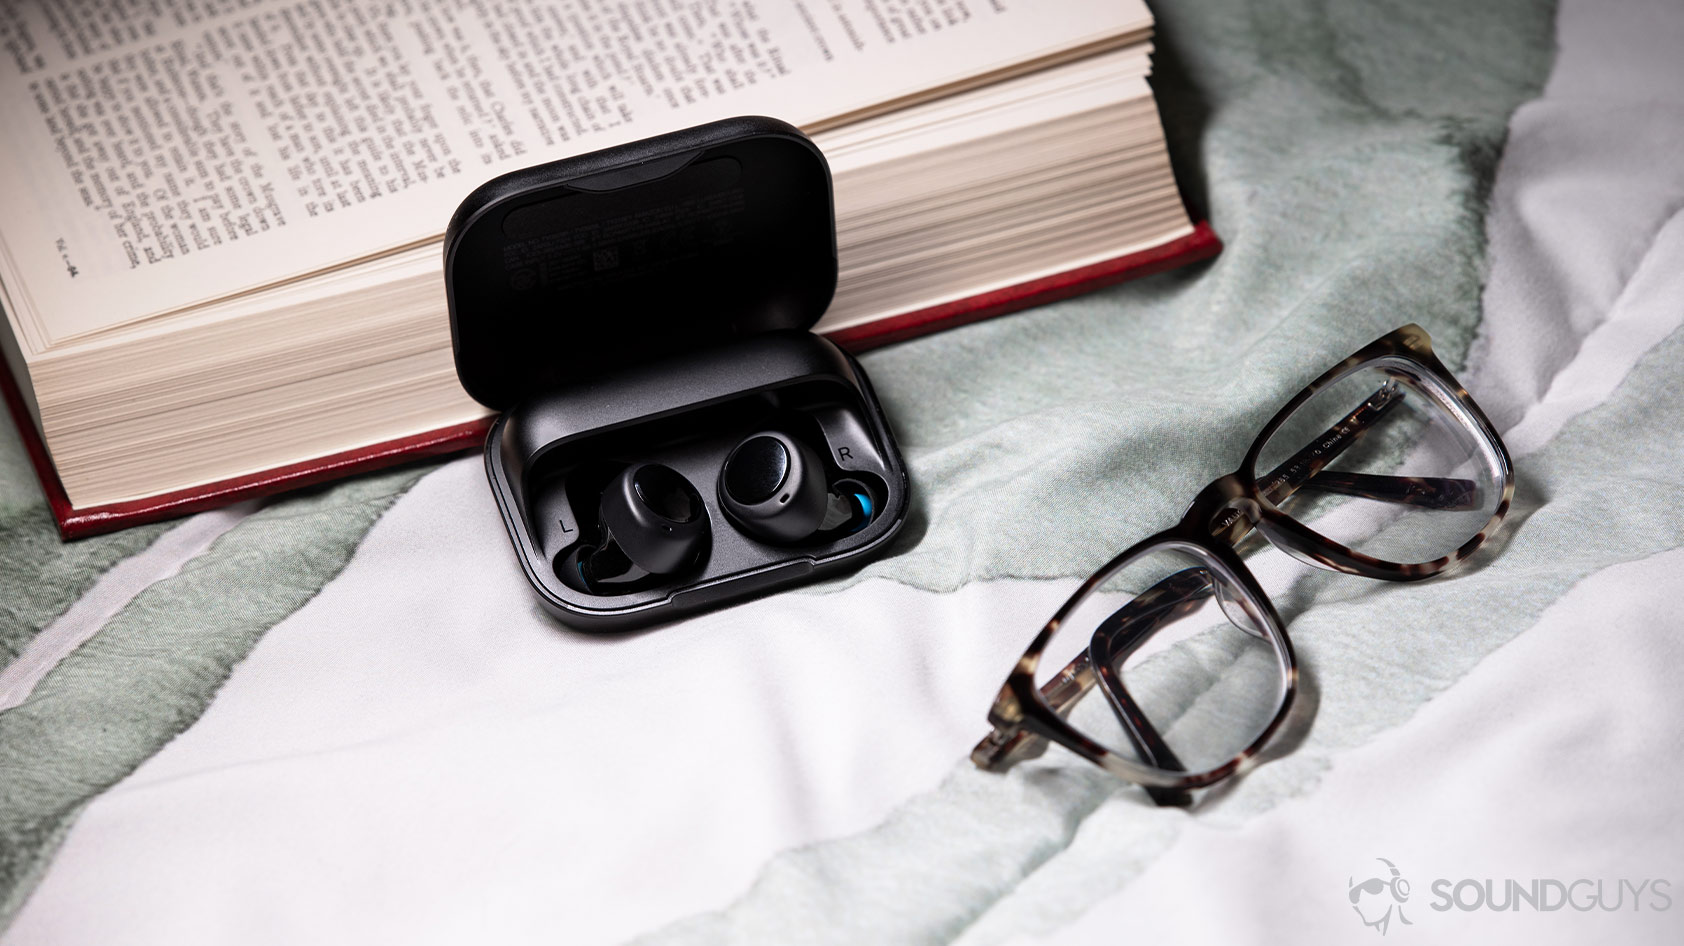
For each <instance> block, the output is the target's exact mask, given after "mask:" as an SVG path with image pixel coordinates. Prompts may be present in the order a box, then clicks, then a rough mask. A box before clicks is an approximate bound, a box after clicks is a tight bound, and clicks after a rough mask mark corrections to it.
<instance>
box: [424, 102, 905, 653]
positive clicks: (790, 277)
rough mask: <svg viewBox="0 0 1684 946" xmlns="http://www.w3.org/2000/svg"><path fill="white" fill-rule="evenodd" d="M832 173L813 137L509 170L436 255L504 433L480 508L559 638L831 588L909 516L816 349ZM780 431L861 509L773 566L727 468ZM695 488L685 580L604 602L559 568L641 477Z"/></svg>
mask: <svg viewBox="0 0 1684 946" xmlns="http://www.w3.org/2000/svg"><path fill="white" fill-rule="evenodd" d="M836 272H837V270H836V224H835V213H834V209H833V206H832V200H831V183H830V170H829V166H828V165H827V164H826V163H825V159H824V156H823V155H822V154H821V153H820V152H819V150H818V148H817V147H815V146H814V145H813V143H812V142H811V141H809V140H808V139H807V138H806V137H805V136H804V135H802V134H801V132H800V131H798V130H796V129H795V128H793V127H791V126H790V125H787V124H785V123H783V122H779V121H776V120H773V119H769V118H734V119H728V120H725V121H720V122H713V123H711V124H707V125H702V126H698V127H695V128H691V129H686V130H684V131H680V132H675V133H673V134H669V135H662V136H660V137H656V138H649V139H646V140H643V141H637V142H633V143H631V144H627V145H622V146H620V147H616V148H610V149H607V150H603V151H597V152H594V153H591V154H586V155H581V156H578V157H574V158H568V159H565V160H562V161H557V162H554V163H552V164H545V165H541V166H538V167H533V168H528V169H525V170H521V171H516V172H513V173H511V174H506V175H503V176H502V177H499V178H496V179H495V180H492V181H490V182H488V183H486V184H484V185H483V186H481V187H479V188H478V189H476V190H475V191H474V192H473V193H472V194H470V195H468V197H467V198H466V199H465V200H464V201H463V202H462V205H461V206H460V207H459V208H458V209H457V211H456V214H455V216H454V217H453V218H452V219H451V221H450V227H449V229H448V230H447V231H446V234H445V243H444V273H445V292H446V296H447V299H448V303H449V307H450V330H451V338H452V343H453V346H454V351H455V356H456V372H457V375H458V376H459V377H460V379H461V382H462V386H463V387H464V388H465V389H466V390H467V392H468V393H469V394H470V395H472V396H473V397H474V399H475V400H477V401H479V402H480V403H482V404H484V405H485V406H487V407H490V408H492V409H494V410H497V411H500V412H501V414H500V416H499V417H498V418H497V419H496V421H495V423H494V424H493V426H492V428H491V431H490V434H489V436H488V437H487V439H486V445H485V467H486V474H487V477H488V478H489V479H490V482H491V490H492V492H493V494H494V495H495V496H496V499H497V505H498V507H499V508H500V509H501V510H502V514H503V521H504V524H505V525H506V526H507V528H508V532H509V537H510V539H511V540H512V542H513V544H514V550H515V554H516V557H517V558H518V559H519V560H520V564H521V567H522V569H523V570H524V571H525V573H526V577H527V580H528V581H529V582H530V583H531V585H532V588H533V590H534V591H536V592H537V594H538V597H539V599H540V600H541V601H542V602H543V604H544V605H545V606H546V607H547V608H548V609H549V610H550V611H551V612H552V613H554V614H555V615H556V616H557V617H559V618H561V619H562V620H563V621H564V622H566V623H568V624H571V625H574V626H577V627H580V628H583V629H591V630H617V629H624V628H630V627H635V626H639V625H643V624H648V623H651V622H655V621H667V620H674V619H677V618H680V617H683V616H684V615H687V614H691V613H694V612H696V611H699V610H702V609H706V608H710V607H714V606H716V605H719V604H722V603H725V602H727V601H732V600H736V599H740V598H745V597H748V596H751V595H758V594H763V593H766V592H769V591H772V590H774V589H777V588H781V587H785V586H788V585H792V584H796V583H799V582H803V581H808V580H812V579H815V578H819V577H821V576H823V575H826V574H830V573H833V572H836V571H840V570H843V569H847V568H850V567H853V566H856V565H858V564H861V563H863V561H864V560H865V558H866V557H868V556H870V555H872V554H874V553H877V552H880V551H882V550H883V549H884V548H885V547H886V546H887V544H888V542H889V540H890V539H891V538H892V537H893V536H894V535H895V533H896V532H897V531H898V530H899V529H900V526H901V524H902V522H903V521H904V520H905V518H906V510H907V477H906V471H905V467H904V466H903V464H902V462H901V457H900V451H899V449H898V448H897V447H896V446H895V441H894V436H893V434H892V433H891V432H890V429H889V425H888V423H887V421H886V420H885V418H884V416H883V411H882V408H881V407H880V406H879V404H878V402H877V398H876V396H875V395H874V394H873V393H872V390H871V385H870V383H869V382H868V381H867V380H866V376H865V372H864V370H863V369H861V367H860V365H859V363H858V362H857V361H855V360H854V359H853V357H852V356H850V355H849V354H847V353H846V352H844V351H842V350H841V349H839V348H838V347H836V345H834V344H832V343H831V342H830V341H828V340H826V339H824V338H820V337H818V336H816V335H814V334H812V333H811V332H810V331H809V330H810V329H811V328H812V326H813V324H814V323H815V322H816V321H818V318H819V316H821V315H822V314H823V313H824V310H825V308H826V306H828V305H829V304H830V299H831V296H832V295H833V294H834V292H835V289H836ZM768 429H775V430H779V431H782V432H784V433H786V434H788V435H789V436H791V437H793V438H797V439H799V440H801V441H802V442H804V443H806V444H807V445H809V446H811V447H813V449H814V452H815V453H816V454H817V455H818V456H820V457H823V458H824V461H825V465H826V475H827V477H829V478H830V479H831V480H833V481H838V482H846V483H847V484H849V488H850V489H854V488H858V489H861V490H864V491H865V492H866V493H869V499H868V502H869V504H870V506H871V518H870V519H869V521H868V522H866V523H865V524H864V526H863V527H861V528H858V531H853V532H849V533H847V534H842V535H821V536H819V537H817V538H816V539H814V540H812V541H809V542H804V543H802V542H797V543H790V544H776V543H771V542H766V541H762V540H760V539H757V538H756V537H754V536H752V535H749V534H746V533H745V532H744V531H742V530H741V529H739V528H736V527H735V525H734V523H732V522H731V521H729V520H728V519H727V517H726V516H725V515H724V513H723V511H722V509H721V508H720V498H719V493H718V488H717V485H716V484H717V480H718V477H719V471H720V469H721V466H722V465H723V463H724V461H725V458H726V455H727V454H728V453H729V452H730V451H731V449H732V448H733V447H734V446H736V445H737V444H738V443H740V442H742V440H743V439H744V438H745V437H748V436H750V435H752V434H755V433H756V432H758V431H762V430H768ZM644 462H654V463H661V464H665V465H667V466H669V467H671V468H672V469H674V470H676V471H678V472H679V473H680V474H682V475H683V476H684V477H685V478H686V479H688V480H689V481H690V483H691V484H692V485H693V486H694V487H695V489H696V491H697V493H698V494H699V495H700V497H701V498H702V500H703V504H704V506H705V507H706V508H705V513H706V515H707V517H708V520H709V526H710V529H711V543H710V545H709V547H708V548H707V550H706V552H705V553H703V554H702V555H701V557H700V559H699V560H698V561H696V562H695V564H694V565H693V566H692V567H690V568H689V569H688V570H686V571H684V572H681V573H677V574H673V575H670V576H661V577H660V578H659V579H653V580H651V581H650V582H648V583H646V584H645V585H644V586H641V587H638V588H637V589H635V590H631V591H623V590H615V591H612V592H606V591H603V590H601V589H598V590H597V591H595V592H593V591H591V590H587V589H586V588H585V587H582V585H581V582H580V581H579V580H577V579H574V578H573V577H572V576H571V575H569V574H568V570H567V568H565V567H562V566H561V563H564V562H566V561H567V560H568V557H569V555H570V554H572V553H573V552H574V551H576V549H577V548H578V546H579V543H581V542H590V541H593V536H595V535H596V534H597V532H598V528H599V526H600V523H599V522H598V521H597V519H598V506H599V504H600V498H601V496H602V493H603V491H604V489H605V488H606V487H607V485H608V484H609V483H610V482H611V481H612V480H613V478H614V477H615V476H617V475H618V474H619V473H620V472H622V471H624V470H626V469H627V468H628V467H629V466H631V465H633V464H636V463H644Z"/></svg>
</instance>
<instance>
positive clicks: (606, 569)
mask: <svg viewBox="0 0 1684 946" xmlns="http://www.w3.org/2000/svg"><path fill="white" fill-rule="evenodd" d="M597 521H598V522H599V523H600V525H599V527H598V528H599V529H600V533H599V535H598V536H597V541H596V542H595V543H593V544H588V545H581V546H579V547H578V548H576V549H575V550H574V551H573V552H572V553H571V554H570V555H568V556H567V557H566V558H565V559H564V560H563V561H562V562H561V563H560V564H559V565H558V566H557V569H556V571H557V573H558V574H559V575H560V576H561V579H562V580H563V581H566V582H567V583H568V584H571V585H575V586H579V585H582V586H583V588H584V590H586V591H589V592H591V593H592V594H615V593H619V592H623V591H633V590H636V586H637V585H638V583H639V582H641V581H642V580H643V579H645V578H649V577H650V576H656V575H671V574H674V573H675V572H680V571H683V570H684V569H686V568H689V567H690V566H691V565H693V564H695V563H696V561H697V560H698V559H699V558H701V556H702V553H703V552H705V551H706V549H707V547H708V541H709V539H710V538H711V533H710V531H709V529H708V517H707V509H706V507H704V506H703V505H702V497H701V495H700V494H699V493H697V492H696V488H695V487H694V486H691V485H690V481H689V480H687V479H685V478H684V477H683V476H682V475H680V474H679V473H678V472H677V471H675V470H674V469H672V468H671V467H669V466H663V465H662V464H659V463H640V464H637V465H636V466H632V467H629V468H628V469H626V470H625V471H624V472H623V473H621V474H620V475H619V476H618V477H616V478H615V479H614V481H613V482H612V483H610V484H608V488H607V489H606V490H604V491H603V494H602V504H601V506H600V507H599V510H598V516H597ZM575 578H576V579H577V580H575Z"/></svg>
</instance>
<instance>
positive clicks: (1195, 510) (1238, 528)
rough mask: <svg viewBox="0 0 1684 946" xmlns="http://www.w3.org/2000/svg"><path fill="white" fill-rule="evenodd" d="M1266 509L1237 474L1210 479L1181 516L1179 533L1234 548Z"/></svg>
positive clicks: (1260, 518) (1259, 519)
mask: <svg viewBox="0 0 1684 946" xmlns="http://www.w3.org/2000/svg"><path fill="white" fill-rule="evenodd" d="M1262 518H1263V510H1262V509H1261V508H1260V507H1259V506H1258V505H1257V501H1256V500H1255V499H1253V498H1252V497H1251V492H1250V490H1248V489H1247V488H1246V483H1245V481H1244V480H1242V479H1241V478H1240V474H1239V473H1238V472H1234V473H1229V474H1227V475H1226V476H1219V477H1217V478H1216V479H1214V480H1211V481H1210V483H1209V484H1207V485H1206V486H1205V488H1204V489H1201V490H1199V492H1198V495H1196V496H1194V497H1193V501H1192V502H1190V503H1188V504H1187V510H1186V511H1185V512H1183V513H1182V514H1181V523H1180V525H1179V526H1178V527H1177V531H1180V532H1183V533H1185V534H1186V535H1187V536H1188V537H1190V538H1193V539H1194V540H1195V541H1202V540H1206V539H1214V540H1216V541H1217V542H1221V543H1223V544H1224V545H1227V546H1228V547H1229V548H1233V547H1234V546H1237V545H1239V544H1240V540H1242V539H1244V538H1245V537H1246V535H1248V534H1249V533H1250V532H1251V530H1252V529H1253V528H1254V527H1255V526H1256V525H1257V524H1258V523H1259V522H1260V521H1261V520H1262Z"/></svg>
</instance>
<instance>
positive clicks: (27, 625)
mask: <svg viewBox="0 0 1684 946" xmlns="http://www.w3.org/2000/svg"><path fill="white" fill-rule="evenodd" d="M164 528H165V527H164V526H146V527H143V528H139V529H129V530H127V531H125V532H120V533H118V534H116V535H108V536H100V537H99V538H96V539H89V540H88V541H86V542H74V543H71V544H68V545H66V544H64V543H62V542H60V541H59V540H58V532H57V530H56V529H55V528H54V526H53V517H52V514H51V513H50V512H48V511H47V504H46V501H45V500H43V499H42V498H41V487H40V486H39V485H37V484H36V482H35V473H34V470H33V469H32V468H31V467H30V465H29V457H28V455H27V454H26V453H24V449H23V443H22V442H21V441H20V440H19V439H18V434H17V431H16V430H15V429H13V428H12V425H11V423H10V421H9V419H4V418H0V669H5V667H6V665H7V664H10V663H11V662H12V661H13V660H16V659H17V656H18V654H19V653H21V652H22V651H23V648H24V647H25V646H27V645H28V644H29V642H30V640H32V639H33V638H34V637H35V635H36V634H38V633H40V631H41V629H42V628H43V627H46V626H47V625H48V624H50V623H52V621H53V619H55V618H57V617H58V616H59V615H60V614H63V613H64V610H65V609H66V608H68V607H70V606H71V605H72V604H74V603H75V602H76V599H78V598H80V597H81V596H82V595H83V594H85V593H86V592H87V590H88V589H89V588H91V587H93V584H94V582H96V581H98V580H99V576H100V575H101V574H103V573H104V572H105V570H106V569H108V568H110V567H111V566H112V565H115V564H116V563H117V562H119V561H122V560H123V559H125V558H127V557H129V556H130V555H133V554H134V553H136V552H138V551H140V550H141V549H143V548H145V547H146V546H148V545H150V544H152V540H153V539H156V538H157V537H158V535H159V534H160V533H161V532H163V531H164ZM0 785H3V782H0Z"/></svg>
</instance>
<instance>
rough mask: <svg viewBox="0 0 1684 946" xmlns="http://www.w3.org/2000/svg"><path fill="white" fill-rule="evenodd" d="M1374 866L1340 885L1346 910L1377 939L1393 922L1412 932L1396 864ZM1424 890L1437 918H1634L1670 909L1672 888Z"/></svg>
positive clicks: (1477, 886)
mask: <svg viewBox="0 0 1684 946" xmlns="http://www.w3.org/2000/svg"><path fill="white" fill-rule="evenodd" d="M1375 860H1377V861H1379V862H1380V863H1381V864H1383V865H1385V870H1383V871H1375V872H1374V876H1371V877H1368V878H1366V879H1364V880H1361V881H1358V880H1357V879H1356V876H1354V875H1353V876H1352V877H1351V878H1350V879H1349V880H1348V881H1346V885H1345V887H1346V889H1345V894H1346V897H1347V898H1348V899H1349V900H1350V903H1351V909H1352V910H1355V911H1356V913H1357V916H1358V917H1359V918H1361V919H1362V925H1363V926H1366V927H1369V928H1371V929H1374V930H1376V931H1377V932H1379V934H1380V935H1381V936H1384V935H1386V930H1387V929H1389V928H1390V927H1391V925H1392V918H1393V917H1396V918H1397V920H1398V922H1400V923H1402V924H1403V925H1405V926H1414V925H1415V923H1414V921H1412V920H1410V919H1409V917H1407V916H1405V915H1404V912H1403V908H1404V905H1405V904H1407V903H1408V902H1409V881H1408V880H1406V879H1405V878H1404V876H1403V872H1402V871H1400V870H1398V866H1397V865H1396V864H1394V863H1392V862H1391V861H1389V860H1387V859H1385V858H1384V857H1377V858H1375ZM1429 889H1430V890H1431V891H1432V900H1431V902H1429V903H1428V904H1427V907H1428V908H1429V909H1431V910H1433V911H1435V912H1438V913H1447V912H1449V911H1451V910H1459V911H1461V912H1463V913H1471V912H1473V911H1475V910H1489V911H1493V912H1499V913H1500V912H1520V911H1522V910H1526V911H1534V912H1538V913H1551V912H1554V911H1556V910H1561V909H1564V908H1566V909H1571V910H1575V911H1577V912H1579V913H1589V912H1591V911H1598V912H1602V913H1616V912H1628V911H1629V912H1633V913H1638V912H1642V911H1644V910H1648V911H1651V912H1663V911H1666V910H1670V909H1672V882H1671V881H1669V880H1663V879H1658V878H1649V879H1643V880H1628V879H1624V878H1622V879H1617V880H1607V879H1597V880H1592V879H1589V878H1579V879H1576V880H1560V879H1555V878H1546V877H1534V878H1532V879H1530V880H1525V881H1522V880H1515V879H1513V878H1507V879H1503V880H1494V879H1491V878H1485V879H1483V880H1478V879H1475V878H1472V877H1464V878H1462V879H1461V880H1450V879H1448V878H1444V877H1440V878H1438V879H1437V880H1434V881H1433V882H1432V884H1431V885H1430V887H1429ZM1417 915H1419V914H1417Z"/></svg>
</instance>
